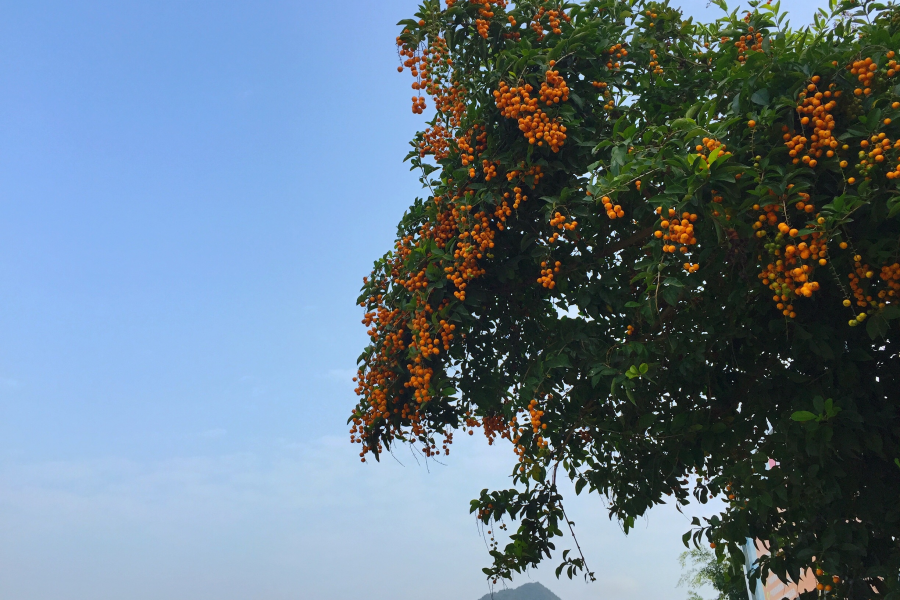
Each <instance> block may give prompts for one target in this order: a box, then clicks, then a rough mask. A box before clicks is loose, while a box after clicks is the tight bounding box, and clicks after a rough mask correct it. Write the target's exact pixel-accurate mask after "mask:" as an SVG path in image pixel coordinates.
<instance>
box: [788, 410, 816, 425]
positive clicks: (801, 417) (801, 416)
mask: <svg viewBox="0 0 900 600" xmlns="http://www.w3.org/2000/svg"><path fill="white" fill-rule="evenodd" d="M818 418H819V417H818V415H816V414H815V413H811V412H809V411H808V410H798V411H797V412H795V413H794V414H792V415H791V419H793V420H794V421H799V422H801V423H802V422H804V421H812V420H814V419H818Z"/></svg>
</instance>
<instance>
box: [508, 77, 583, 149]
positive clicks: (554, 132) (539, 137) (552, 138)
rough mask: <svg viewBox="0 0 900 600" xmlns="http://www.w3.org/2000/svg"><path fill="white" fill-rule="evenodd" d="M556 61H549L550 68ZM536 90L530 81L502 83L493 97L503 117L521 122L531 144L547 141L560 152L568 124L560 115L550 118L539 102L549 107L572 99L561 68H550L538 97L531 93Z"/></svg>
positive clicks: (522, 129)
mask: <svg viewBox="0 0 900 600" xmlns="http://www.w3.org/2000/svg"><path fill="white" fill-rule="evenodd" d="M554 64H555V63H554V61H550V66H551V67H552V66H553V65H554ZM533 91H534V87H533V86H532V85H531V84H528V83H526V84H524V85H522V86H517V87H510V86H509V85H508V84H506V83H501V84H500V89H498V90H495V91H494V100H495V103H496V105H497V108H499V109H500V112H501V114H502V115H503V116H504V117H506V118H508V119H516V120H517V121H518V123H519V129H520V130H521V131H522V133H523V134H524V135H525V139H527V140H528V143H529V144H536V145H538V146H543V145H544V142H546V143H547V145H548V146H549V147H550V149H551V150H553V152H559V150H560V148H561V147H562V145H563V144H564V143H565V140H566V126H565V125H562V124H561V123H560V122H559V120H558V119H557V118H555V117H553V118H551V117H550V116H549V115H548V114H547V113H546V112H544V110H543V109H542V108H541V106H540V104H541V103H543V104H544V105H545V106H548V107H549V106H553V105H555V104H559V103H560V102H566V101H567V100H568V99H569V88H568V86H567V85H566V82H565V80H564V79H563V78H562V77H561V76H560V75H559V71H553V70H552V69H551V70H548V71H547V74H546V80H545V81H544V82H543V83H541V88H540V93H539V98H533V97H532V96H531V93H532V92H533Z"/></svg>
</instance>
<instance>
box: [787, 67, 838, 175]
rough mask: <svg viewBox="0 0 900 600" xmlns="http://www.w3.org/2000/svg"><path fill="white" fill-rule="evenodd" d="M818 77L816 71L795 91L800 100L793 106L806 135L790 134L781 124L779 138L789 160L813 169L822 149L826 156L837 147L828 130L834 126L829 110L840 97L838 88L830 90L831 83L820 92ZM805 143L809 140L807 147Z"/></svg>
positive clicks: (830, 110) (835, 105) (829, 155)
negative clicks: (808, 130)
mask: <svg viewBox="0 0 900 600" xmlns="http://www.w3.org/2000/svg"><path fill="white" fill-rule="evenodd" d="M820 80H821V78H820V77H819V76H818V75H816V76H814V77H813V78H812V83H810V84H809V85H808V86H807V87H806V90H805V91H803V92H801V93H800V95H799V100H800V104H799V105H798V106H797V113H798V114H800V115H802V116H801V118H800V125H801V126H802V127H803V129H804V130H807V128H809V129H810V130H811V133H810V136H809V138H807V137H805V136H804V135H801V134H797V135H793V136H792V135H791V134H790V133H789V132H788V128H787V126H784V127H782V131H783V132H784V134H783V139H784V140H785V145H786V146H787V147H788V155H789V156H790V157H791V159H792V161H793V164H795V165H796V164H798V163H800V162H802V163H803V164H805V165H807V166H809V167H811V168H813V169H814V168H816V166H817V165H818V161H819V159H821V158H822V155H823V153H824V155H825V156H826V157H827V158H831V157H833V156H834V151H835V149H837V147H838V141H837V139H836V138H835V137H834V135H833V134H832V131H833V130H834V127H835V121H834V116H833V115H831V114H830V113H831V112H832V111H833V110H834V109H835V108H836V107H837V99H838V98H840V96H841V92H840V91H839V90H838V91H832V90H833V88H834V87H835V85H834V84H831V85H830V86H829V89H828V90H826V91H824V92H822V91H819V89H818V87H817V84H818V83H819V82H820ZM807 143H809V144H810V146H809V148H807V147H806V144H807Z"/></svg>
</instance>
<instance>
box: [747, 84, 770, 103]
mask: <svg viewBox="0 0 900 600" xmlns="http://www.w3.org/2000/svg"><path fill="white" fill-rule="evenodd" d="M750 101H751V102H753V103H754V104H761V105H763V106H765V105H767V104H768V103H769V90H767V89H765V88H763V89H761V90H756V91H755V92H753V95H752V96H750Z"/></svg>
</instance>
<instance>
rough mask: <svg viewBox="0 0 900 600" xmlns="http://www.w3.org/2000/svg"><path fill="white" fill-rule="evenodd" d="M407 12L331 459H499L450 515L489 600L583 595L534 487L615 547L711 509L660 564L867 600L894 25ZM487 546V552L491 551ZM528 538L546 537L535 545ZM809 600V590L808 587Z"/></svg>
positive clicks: (859, 19)
mask: <svg viewBox="0 0 900 600" xmlns="http://www.w3.org/2000/svg"><path fill="white" fill-rule="evenodd" d="M717 4H718V5H719V6H720V7H721V9H722V11H723V12H722V16H721V18H719V19H718V20H716V21H715V22H712V23H697V22H694V21H693V20H692V19H686V18H685V17H684V16H683V14H682V13H681V11H680V10H679V9H677V8H675V7H673V6H670V5H669V4H668V3H666V2H652V1H647V0H625V1H619V0H588V1H584V2H578V3H570V2H558V1H552V2H551V1H543V0H521V1H518V2H511V1H506V0H447V1H446V2H445V3H444V4H441V2H440V1H439V0H425V2H424V3H423V4H421V6H420V7H419V11H418V13H416V15H415V18H413V19H409V20H406V21H402V22H401V23H400V26H401V27H402V30H401V33H400V36H399V37H398V38H397V45H398V50H399V55H400V60H401V64H400V66H399V67H398V69H399V70H400V71H410V72H411V73H412V75H413V78H414V82H413V84H412V87H413V90H414V93H415V96H414V97H413V102H412V109H413V111H414V112H416V113H424V112H425V111H432V110H433V111H434V113H433V117H432V118H431V119H430V121H428V122H427V124H426V126H425V128H424V130H423V131H421V132H419V133H417V134H416V136H415V138H414V140H413V141H412V150H411V152H410V154H409V156H408V157H407V160H409V161H410V163H411V165H412V168H413V169H414V170H416V171H418V173H419V176H420V177H421V181H422V184H423V189H424V194H423V196H424V197H422V198H418V199H416V200H415V202H414V203H413V204H412V206H410V208H409V210H408V211H407V212H406V214H405V215H404V216H403V218H402V220H401V221H400V224H399V228H398V237H397V242H396V245H395V247H394V248H393V249H392V250H391V251H390V252H388V253H387V254H386V255H384V256H383V257H382V258H380V259H379V260H377V261H376V262H375V267H374V270H373V271H372V274H371V276H369V277H367V278H366V279H365V280H364V288H363V291H362V295H361V296H360V298H359V303H360V305H361V306H363V307H364V308H365V310H366V315H365V319H364V321H363V322H364V323H365V324H366V325H367V326H368V327H370V329H369V334H370V336H371V343H370V344H369V346H368V347H367V348H366V349H365V351H364V352H363V354H362V356H361V357H360V368H359V374H358V389H357V393H358V394H359V396H360V402H359V404H358V405H357V406H356V407H355V408H354V410H353V413H352V415H351V418H350V423H351V440H352V441H353V442H356V443H359V444H360V445H361V452H360V456H361V457H362V460H363V461H365V460H366V457H367V456H372V457H375V458H378V457H379V456H380V455H381V454H382V453H384V452H387V451H390V450H391V449H392V448H393V447H394V446H395V445H396V444H398V443H411V444H414V445H415V447H416V448H418V449H419V450H421V452H423V453H424V454H425V455H426V456H428V457H436V456H438V455H441V454H444V453H448V452H449V445H450V443H451V442H452V440H453V435H454V432H459V431H460V430H461V431H462V432H468V433H469V434H470V435H471V434H472V432H473V431H474V430H480V431H483V433H484V435H486V436H487V438H488V440H489V441H490V442H492V443H493V442H498V443H499V442H500V441H501V440H502V441H503V443H509V444H510V445H511V447H512V450H513V453H514V456H515V458H514V459H513V460H514V461H515V462H514V465H513V470H512V486H511V487H510V489H507V490H497V491H488V490H485V491H484V492H482V494H481V496H480V497H479V498H478V499H476V500H474V501H473V503H472V507H471V508H472V511H473V512H475V513H476V514H477V518H478V519H480V520H481V521H482V522H483V523H485V525H486V526H487V527H488V529H490V531H491V537H492V546H491V551H490V553H491V556H492V564H491V565H490V567H488V568H486V569H485V572H486V573H487V575H488V577H490V578H492V579H497V578H501V577H503V578H506V577H511V576H512V574H513V573H515V572H521V571H522V570H524V569H527V568H528V567H531V566H535V565H537V564H538V563H539V562H540V561H542V560H544V559H545V558H548V557H551V556H552V557H554V558H555V559H556V560H558V561H560V562H559V568H558V570H557V575H560V574H561V573H565V574H567V575H568V576H569V577H572V576H573V575H574V574H584V575H585V576H587V577H591V574H590V571H589V570H587V567H586V565H585V563H584V559H583V557H582V556H581V555H580V551H579V550H578V548H577V545H576V546H575V547H574V548H573V549H572V550H573V551H570V550H569V549H566V550H562V552H559V551H558V550H557V548H556V543H555V541H554V540H555V538H558V537H561V536H563V530H564V529H565V530H567V531H568V530H569V529H570V528H571V523H570V522H569V520H568V519H567V518H566V516H565V512H564V505H563V498H562V496H561V494H560V492H559V489H558V485H557V481H558V479H557V478H558V477H568V478H569V479H571V480H572V481H573V482H574V486H575V490H576V492H578V493H581V492H582V491H583V490H588V491H590V492H596V493H597V494H599V495H601V496H603V497H605V498H606V499H607V506H608V508H609V514H610V517H611V518H615V519H618V520H619V521H620V522H621V523H622V524H623V526H624V528H625V530H626V531H627V530H628V529H629V528H631V527H632V526H633V525H634V522H635V519H636V518H638V517H640V516H641V515H644V514H645V513H646V512H647V511H648V510H649V509H650V508H651V507H653V506H656V505H659V504H661V503H673V502H674V503H678V504H680V505H687V504H688V503H689V501H690V499H691V497H693V498H695V499H696V500H697V501H699V502H702V503H705V502H707V501H708V500H709V499H710V498H713V497H718V498H721V499H723V500H724V501H725V502H726V508H725V510H724V511H723V512H722V513H721V514H719V515H718V516H715V517H712V518H710V519H706V520H700V519H696V518H695V519H694V525H693V528H692V530H691V531H688V532H687V533H686V534H685V543H686V544H687V543H688V542H690V541H691V540H693V543H694V544H695V545H699V544H701V543H703V544H707V543H708V544H710V545H711V546H712V547H714V548H715V552H716V554H717V555H718V556H719V558H720V559H723V558H725V557H729V558H730V560H732V561H733V562H734V563H735V564H740V562H743V556H742V554H741V546H742V545H743V544H744V541H745V540H746V539H747V538H748V537H750V538H755V539H759V540H763V541H764V542H765V544H767V546H768V548H769V549H770V553H769V554H768V555H767V556H765V557H763V558H762V559H760V561H758V563H757V565H756V568H755V572H754V574H755V575H757V576H759V575H762V576H768V575H769V573H773V574H775V575H776V576H778V577H779V578H781V579H782V580H785V581H786V580H788V579H793V580H797V579H798V578H799V576H800V573H801V572H802V571H803V570H804V569H817V571H816V573H817V574H818V576H819V581H820V590H819V592H818V593H820V594H821V593H825V592H829V593H831V594H834V595H839V596H840V597H851V598H870V597H871V598H876V597H877V598H885V597H887V598H897V597H898V572H900V537H898V536H900V460H898V457H900V414H898V408H900V358H898V343H900V335H898V323H900V301H898V298H900V193H898V189H897V183H898V181H897V180H898V179H900V121H898V120H897V119H898V118H900V85H898V84H900V65H898V62H897V56H896V54H895V52H897V51H900V9H898V8H897V7H896V6H894V5H893V4H877V3H872V2H869V1H868V0H866V1H865V2H863V3H858V2H855V1H854V2H844V3H842V4H837V3H834V2H833V3H832V6H831V9H830V10H829V11H825V10H822V11H820V12H819V13H818V14H816V15H815V21H814V23H813V24H812V25H810V26H808V27H803V28H792V27H791V26H790V24H789V21H788V19H787V18H786V15H785V13H783V12H782V11H781V9H780V7H779V4H771V3H767V4H760V3H757V2H756V1H751V2H750V3H749V4H750V10H749V11H747V12H737V11H734V12H729V9H728V8H727V7H726V5H725V3H724V1H718V2H717ZM507 526H509V527H510V528H509V529H506V528H507ZM557 541H558V540H557ZM812 594H815V592H813V593H812Z"/></svg>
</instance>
